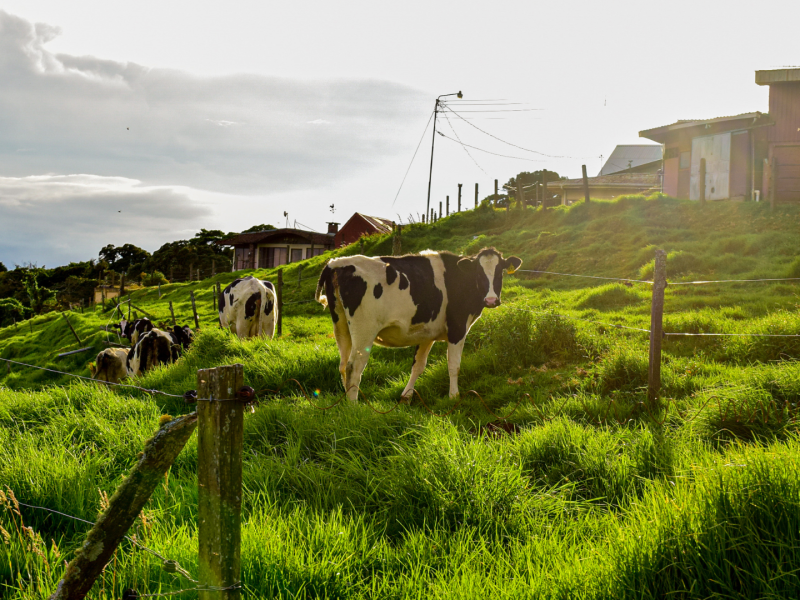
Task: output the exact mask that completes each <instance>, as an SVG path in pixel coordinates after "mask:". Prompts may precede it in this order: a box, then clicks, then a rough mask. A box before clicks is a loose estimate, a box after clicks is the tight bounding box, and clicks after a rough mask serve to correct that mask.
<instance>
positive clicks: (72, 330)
mask: <svg viewBox="0 0 800 600" xmlns="http://www.w3.org/2000/svg"><path fill="white" fill-rule="evenodd" d="M61 316H62V317H64V320H65V321H66V322H67V325H69V330H70V331H71V332H72V335H74V336H75V339H76V340H78V345H79V346H81V345H83V342H82V341H81V338H80V337H78V334H77V333H75V328H74V327H73V326H72V323H70V322H69V319H68V318H67V313H61Z"/></svg>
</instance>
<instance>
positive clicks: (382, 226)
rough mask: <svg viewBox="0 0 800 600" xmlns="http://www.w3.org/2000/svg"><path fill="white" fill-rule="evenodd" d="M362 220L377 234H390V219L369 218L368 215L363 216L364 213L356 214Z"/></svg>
mask: <svg viewBox="0 0 800 600" xmlns="http://www.w3.org/2000/svg"><path fill="white" fill-rule="evenodd" d="M356 214H357V215H359V216H360V217H361V218H362V219H364V220H365V221H366V222H367V223H369V224H370V225H372V226H373V227H374V228H375V230H376V231H378V232H379V233H391V231H392V221H391V220H390V219H384V218H381V217H370V216H369V215H365V214H364V213H356Z"/></svg>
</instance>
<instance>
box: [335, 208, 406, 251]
mask: <svg viewBox="0 0 800 600" xmlns="http://www.w3.org/2000/svg"><path fill="white" fill-rule="evenodd" d="M393 228H394V222H393V221H391V220H389V219H382V218H381V217H370V216H368V215H363V214H361V213H353V216H352V217H350V218H349V219H348V220H347V223H345V224H344V225H343V226H342V228H341V229H340V230H339V232H338V233H337V234H336V241H335V243H336V247H337V248H341V247H342V246H349V245H350V244H352V243H354V242H357V241H358V239H359V238H360V237H362V236H365V235H373V234H375V233H391V232H392V229H393Z"/></svg>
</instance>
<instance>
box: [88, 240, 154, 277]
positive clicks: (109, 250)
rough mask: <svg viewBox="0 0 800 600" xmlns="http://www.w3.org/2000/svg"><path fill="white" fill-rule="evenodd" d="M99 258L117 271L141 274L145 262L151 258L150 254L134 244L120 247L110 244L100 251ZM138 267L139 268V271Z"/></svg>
mask: <svg viewBox="0 0 800 600" xmlns="http://www.w3.org/2000/svg"><path fill="white" fill-rule="evenodd" d="M98 256H99V257H100V259H101V260H104V261H105V262H107V263H108V265H109V267H110V268H112V269H114V270H115V271H125V272H127V271H133V272H139V271H141V266H142V265H143V263H144V261H146V260H147V259H148V258H150V253H149V252H148V251H147V250H142V249H141V248H139V247H138V246H134V245H133V244H125V245H123V246H119V247H117V246H115V245H114V244H109V245H108V246H105V247H103V248H102V249H101V250H100V252H99V253H98ZM136 267H139V268H138V269H137V268H136Z"/></svg>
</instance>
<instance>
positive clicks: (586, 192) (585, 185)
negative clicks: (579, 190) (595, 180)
mask: <svg viewBox="0 0 800 600" xmlns="http://www.w3.org/2000/svg"><path fill="white" fill-rule="evenodd" d="M581 170H582V171H583V201H584V202H585V203H586V204H589V178H588V177H587V176H586V165H581Z"/></svg>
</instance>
